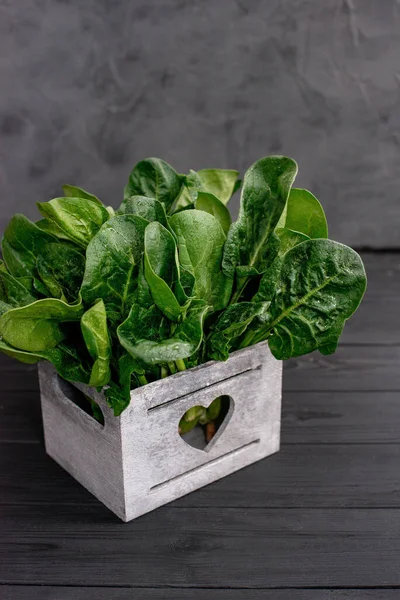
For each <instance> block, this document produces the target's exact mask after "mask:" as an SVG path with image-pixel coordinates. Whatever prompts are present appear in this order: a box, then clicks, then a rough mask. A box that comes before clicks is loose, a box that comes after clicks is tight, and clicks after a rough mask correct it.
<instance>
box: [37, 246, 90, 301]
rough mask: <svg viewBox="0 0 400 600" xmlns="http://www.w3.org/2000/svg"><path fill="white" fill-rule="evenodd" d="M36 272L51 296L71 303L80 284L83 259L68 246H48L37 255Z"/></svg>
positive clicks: (81, 255) (76, 294)
mask: <svg viewBox="0 0 400 600" xmlns="http://www.w3.org/2000/svg"><path fill="white" fill-rule="evenodd" d="M37 270H38V273H39V276H40V278H41V280H42V281H43V283H44V285H45V286H46V288H47V290H48V291H49V293H50V295H51V296H53V297H54V298H60V299H61V300H64V301H66V302H73V301H74V300H76V299H77V297H78V294H79V289H80V287H81V284H82V279H83V274H84V272H85V257H84V256H83V254H82V253H81V252H78V250H75V249H74V247H73V246H72V245H70V244H64V243H62V242H59V243H56V244H48V245H47V246H46V249H45V250H44V251H42V252H40V253H39V254H38V258H37Z"/></svg>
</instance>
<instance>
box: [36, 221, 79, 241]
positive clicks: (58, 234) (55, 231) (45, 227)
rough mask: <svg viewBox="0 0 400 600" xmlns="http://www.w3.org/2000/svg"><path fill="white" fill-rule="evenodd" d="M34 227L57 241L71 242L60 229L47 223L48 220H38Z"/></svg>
mask: <svg viewBox="0 0 400 600" xmlns="http://www.w3.org/2000/svg"><path fill="white" fill-rule="evenodd" d="M35 225H36V227H39V229H41V230H42V231H45V232H46V233H49V234H50V235H53V236H54V237H55V238H57V239H58V240H68V241H69V242H71V240H70V238H69V237H68V236H67V235H66V234H65V233H64V232H63V230H62V229H60V228H59V227H58V225H56V224H55V223H53V221H49V220H48V219H40V220H39V221H36V223H35Z"/></svg>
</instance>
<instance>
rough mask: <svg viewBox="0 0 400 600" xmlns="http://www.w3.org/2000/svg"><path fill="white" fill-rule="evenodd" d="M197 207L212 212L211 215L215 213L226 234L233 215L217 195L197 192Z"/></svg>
mask: <svg viewBox="0 0 400 600" xmlns="http://www.w3.org/2000/svg"><path fill="white" fill-rule="evenodd" d="M196 208H197V210H203V211H204V212H207V213H210V215H214V217H215V218H216V219H217V221H218V222H219V224H220V225H221V227H222V229H223V230H224V232H225V235H226V234H227V233H228V230H229V227H230V226H231V223H232V219H231V215H230V212H229V210H228V209H227V208H226V206H225V205H224V204H222V202H221V201H220V200H218V198H217V197H216V196H214V195H213V194H208V193H206V192H199V193H198V194H197V200H196Z"/></svg>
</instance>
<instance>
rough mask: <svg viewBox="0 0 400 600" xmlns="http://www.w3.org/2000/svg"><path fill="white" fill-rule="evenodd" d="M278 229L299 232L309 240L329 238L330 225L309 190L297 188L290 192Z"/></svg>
mask: <svg viewBox="0 0 400 600" xmlns="http://www.w3.org/2000/svg"><path fill="white" fill-rule="evenodd" d="M278 227H286V228H287V229H291V230H293V231H299V232H300V233H304V234H305V235H307V236H308V237H309V238H327V237H328V224H327V222H326V217H325V213H324V209H323V208H322V206H321V204H320V203H319V201H318V200H317V198H316V197H315V196H314V195H313V194H312V193H311V192H309V191H308V190H302V189H297V188H293V189H291V190H290V194H289V198H288V201H287V203H286V206H285V210H284V211H283V213H282V215H281V218H280V220H279V223H278Z"/></svg>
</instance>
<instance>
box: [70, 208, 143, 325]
mask: <svg viewBox="0 0 400 600" xmlns="http://www.w3.org/2000/svg"><path fill="white" fill-rule="evenodd" d="M147 225H148V221H145V219H142V218H141V217H137V216H135V215H118V216H116V217H113V218H112V219H110V220H109V221H107V222H106V223H105V224H104V225H103V226H102V228H101V229H100V231H99V232H98V233H97V235H96V236H95V237H94V238H93V239H92V240H91V242H90V243H89V245H88V247H87V250H86V270H85V275H84V278H83V282H82V288H81V294H82V298H83V300H84V302H86V303H87V304H89V305H90V304H93V303H94V302H96V300H97V299H98V298H102V299H103V301H104V304H105V305H106V309H107V313H109V318H110V317H111V315H112V314H114V317H115V316H118V315H119V316H122V317H124V316H126V313H127V312H128V311H129V309H130V307H131V305H132V302H133V300H134V293H135V290H136V287H137V279H138V274H139V266H140V263H141V261H142V256H143V250H144V231H145V229H146V226H147ZM114 317H113V318H114Z"/></svg>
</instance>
